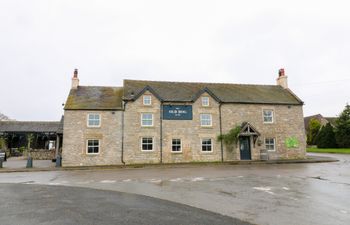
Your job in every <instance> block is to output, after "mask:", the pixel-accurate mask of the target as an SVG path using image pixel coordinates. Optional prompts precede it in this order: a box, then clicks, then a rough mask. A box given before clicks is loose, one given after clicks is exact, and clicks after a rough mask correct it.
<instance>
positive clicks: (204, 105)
mask: <svg viewBox="0 0 350 225" xmlns="http://www.w3.org/2000/svg"><path fill="white" fill-rule="evenodd" d="M204 99H207V100H208V101H207V104H204V102H205V101H204ZM201 100H202V106H203V107H209V106H210V100H209V97H208V96H203V97H202V98H201Z"/></svg>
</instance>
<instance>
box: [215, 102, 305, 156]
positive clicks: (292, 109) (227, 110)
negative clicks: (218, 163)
mask: <svg viewBox="0 0 350 225" xmlns="http://www.w3.org/2000/svg"><path fill="white" fill-rule="evenodd" d="M264 109H270V110H273V112H274V122H273V123H271V124H266V123H264V122H263V110H264ZM242 122H249V123H250V124H251V125H253V126H254V127H255V128H256V129H257V130H258V131H259V132H260V134H261V136H260V137H259V140H260V142H261V143H262V144H261V145H260V146H259V145H258V142H257V143H256V144H255V145H254V143H253V141H252V140H251V147H252V149H251V151H252V159H253V160H258V159H260V150H261V149H264V148H265V145H264V140H265V138H275V142H276V147H275V151H268V154H269V157H270V159H287V158H289V159H292V158H304V157H305V151H306V137H305V132H304V118H303V110H302V106H296V105H290V106H288V105H263V104H223V105H222V128H223V133H227V132H228V131H229V130H230V129H231V128H232V127H235V126H236V125H241V124H242ZM291 137H294V138H296V139H297V140H298V142H299V146H298V147H297V148H287V147H286V143H285V142H286V139H287V138H291ZM224 149H225V151H224V155H225V160H239V159H240V152H239V148H238V145H237V146H236V148H235V149H234V150H233V151H232V150H228V149H227V148H226V147H225V146H224Z"/></svg>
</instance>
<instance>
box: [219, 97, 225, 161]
mask: <svg viewBox="0 0 350 225" xmlns="http://www.w3.org/2000/svg"><path fill="white" fill-rule="evenodd" d="M221 105H222V103H221V102H220V104H219V120H220V135H222V119H221ZM220 148H221V162H224V146H223V143H222V139H221V140H220Z"/></svg>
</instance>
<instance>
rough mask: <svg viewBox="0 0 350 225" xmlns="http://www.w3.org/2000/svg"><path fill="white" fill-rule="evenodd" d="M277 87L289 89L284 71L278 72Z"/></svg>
mask: <svg viewBox="0 0 350 225" xmlns="http://www.w3.org/2000/svg"><path fill="white" fill-rule="evenodd" d="M277 85H280V86H282V87H283V88H284V89H287V88H288V77H287V76H286V75H285V74H284V69H283V68H282V69H280V70H279V71H278V78H277Z"/></svg>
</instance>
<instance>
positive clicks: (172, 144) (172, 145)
mask: <svg viewBox="0 0 350 225" xmlns="http://www.w3.org/2000/svg"><path fill="white" fill-rule="evenodd" d="M174 140H180V151H174V150H173V147H174V143H173V141H174ZM177 146H179V145H177ZM171 152H172V153H182V140H181V138H172V139H171Z"/></svg>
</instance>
